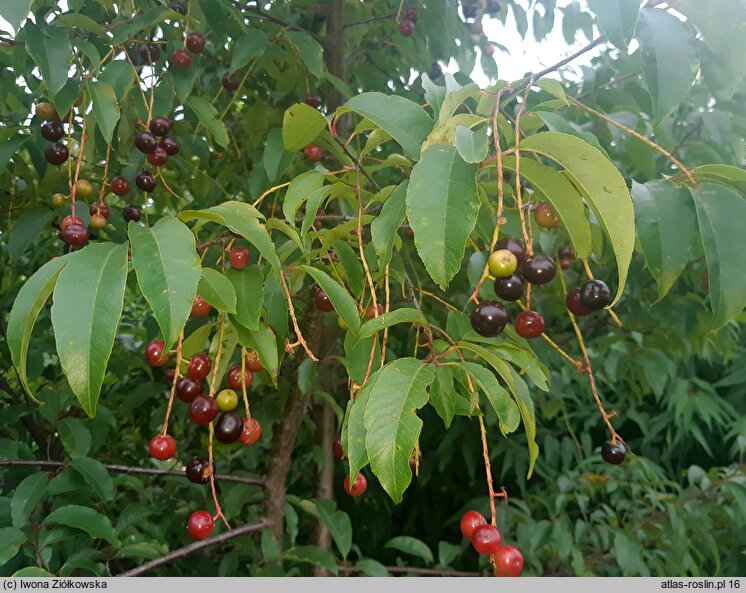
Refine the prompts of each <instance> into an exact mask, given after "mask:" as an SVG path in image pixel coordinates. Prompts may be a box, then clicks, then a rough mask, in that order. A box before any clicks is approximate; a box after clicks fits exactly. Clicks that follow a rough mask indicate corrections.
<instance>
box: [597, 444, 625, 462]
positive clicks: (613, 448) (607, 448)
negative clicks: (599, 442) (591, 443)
mask: <svg viewBox="0 0 746 593" xmlns="http://www.w3.org/2000/svg"><path fill="white" fill-rule="evenodd" d="M626 455H627V448H626V447H625V446H624V444H623V443H622V442H621V441H616V442H614V441H606V442H605V443H604V444H603V446H602V447H601V457H603V459H604V461H605V462H606V463H611V464H613V465H619V464H620V463H622V462H623V461H624V458H625V457H626Z"/></svg>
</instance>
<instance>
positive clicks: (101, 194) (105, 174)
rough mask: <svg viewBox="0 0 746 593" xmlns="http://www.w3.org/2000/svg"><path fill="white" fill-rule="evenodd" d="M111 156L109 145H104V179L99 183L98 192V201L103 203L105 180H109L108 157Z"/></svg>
mask: <svg viewBox="0 0 746 593" xmlns="http://www.w3.org/2000/svg"><path fill="white" fill-rule="evenodd" d="M110 156H111V144H107V145H106V159H105V160H104V178H103V180H102V181H101V189H100V190H99V192H98V201H99V202H103V201H104V194H106V180H107V179H108V178H109V157H110Z"/></svg>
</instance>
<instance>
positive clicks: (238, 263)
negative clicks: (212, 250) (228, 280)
mask: <svg viewBox="0 0 746 593" xmlns="http://www.w3.org/2000/svg"><path fill="white" fill-rule="evenodd" d="M229 259H230V262H231V266H232V267H233V268H235V269H236V270H243V269H244V268H245V267H246V266H248V265H249V250H248V249H247V248H246V247H234V248H233V249H231V252H230V256H229Z"/></svg>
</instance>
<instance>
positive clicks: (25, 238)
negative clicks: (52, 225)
mask: <svg viewBox="0 0 746 593" xmlns="http://www.w3.org/2000/svg"><path fill="white" fill-rule="evenodd" d="M50 220H52V211H51V210H49V209H47V208H33V209H31V210H28V211H26V212H24V213H23V214H21V216H19V217H18V219H17V220H16V221H15V222H14V223H13V226H12V227H11V229H10V238H9V239H8V252H7V253H8V255H9V256H10V257H20V256H21V255H23V253H24V252H25V251H26V249H27V248H28V247H29V246H30V245H32V244H33V243H35V242H36V241H37V240H38V238H39V234H40V233H41V232H42V230H44V229H45V228H46V227H47V225H48V224H49V221H50Z"/></svg>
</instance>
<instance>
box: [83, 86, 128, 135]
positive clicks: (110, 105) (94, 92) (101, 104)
mask: <svg viewBox="0 0 746 593" xmlns="http://www.w3.org/2000/svg"><path fill="white" fill-rule="evenodd" d="M88 90H89V91H90V93H91V99H92V101H93V113H94V115H95V116H96V123H97V124H98V127H99V130H101V135H102V136H103V137H104V140H106V142H107V143H108V144H111V140H112V138H113V137H114V128H116V126H117V122H119V117H120V115H121V114H120V112H119V103H118V102H117V96H116V94H115V93H114V89H113V88H112V87H111V85H109V84H107V83H105V82H92V83H91V84H89V85H88Z"/></svg>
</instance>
